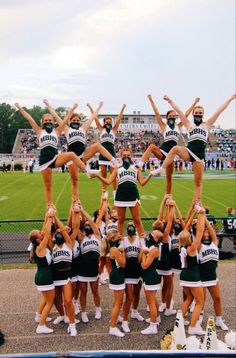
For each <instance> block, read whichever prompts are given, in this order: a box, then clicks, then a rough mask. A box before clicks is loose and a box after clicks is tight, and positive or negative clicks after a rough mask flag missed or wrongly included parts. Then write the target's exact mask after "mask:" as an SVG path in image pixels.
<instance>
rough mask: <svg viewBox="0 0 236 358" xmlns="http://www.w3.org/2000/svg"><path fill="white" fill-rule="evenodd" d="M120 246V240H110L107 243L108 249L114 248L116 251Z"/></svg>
mask: <svg viewBox="0 0 236 358" xmlns="http://www.w3.org/2000/svg"><path fill="white" fill-rule="evenodd" d="M120 244H121V240H116V241H112V240H110V241H109V247H110V248H111V247H116V248H117V249H118V247H119V246H120Z"/></svg>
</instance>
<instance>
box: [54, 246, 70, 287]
mask: <svg viewBox="0 0 236 358" xmlns="http://www.w3.org/2000/svg"><path fill="white" fill-rule="evenodd" d="M52 263H53V265H52V273H53V283H54V285H55V286H64V285H66V284H67V283H68V282H69V281H70V277H71V264H72V250H71V249H70V248H69V247H68V246H67V245H66V243H64V244H63V245H62V246H61V247H59V246H57V245H55V246H54V248H53V251H52Z"/></svg>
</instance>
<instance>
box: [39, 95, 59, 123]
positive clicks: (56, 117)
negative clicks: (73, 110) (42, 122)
mask: <svg viewBox="0 0 236 358" xmlns="http://www.w3.org/2000/svg"><path fill="white" fill-rule="evenodd" d="M43 103H44V104H45V106H46V107H47V109H48V110H49V113H51V115H52V116H53V118H54V119H55V121H56V122H57V124H58V125H61V124H62V123H63V120H62V119H61V117H60V116H59V115H58V113H57V112H56V111H55V109H54V108H52V106H51V105H50V104H49V102H48V100H47V99H44V100H43Z"/></svg>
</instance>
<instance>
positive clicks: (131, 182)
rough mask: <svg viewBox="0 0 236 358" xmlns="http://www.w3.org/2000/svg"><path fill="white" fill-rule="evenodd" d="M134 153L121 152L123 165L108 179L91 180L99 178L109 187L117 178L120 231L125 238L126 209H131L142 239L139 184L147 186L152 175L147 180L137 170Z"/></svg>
mask: <svg viewBox="0 0 236 358" xmlns="http://www.w3.org/2000/svg"><path fill="white" fill-rule="evenodd" d="M131 157H132V152H131V150H130V149H123V150H122V151H121V159H122V165H121V166H120V167H119V168H118V169H114V171H113V173H112V174H111V175H110V177H109V178H108V179H105V178H103V177H101V176H99V175H96V174H95V175H91V178H93V177H97V178H98V179H99V180H100V181H102V182H103V183H106V184H107V185H109V184H111V183H112V182H113V181H114V180H115V179H116V178H117V181H118V188H117V191H116V196H115V202H114V205H115V207H116V210H117V217H118V226H117V227H118V231H119V233H120V234H121V235H122V236H123V234H124V222H125V213H126V208H129V209H130V212H131V215H132V217H133V221H134V224H135V226H136V228H137V232H138V235H139V237H140V238H142V237H143V236H145V232H144V228H143V224H142V221H141V217H140V205H141V203H140V200H139V192H138V188H137V182H138V183H139V184H141V185H142V186H144V185H146V184H147V183H148V181H149V180H150V178H151V176H152V174H149V175H148V176H147V177H146V178H145V179H144V178H143V176H142V173H141V170H140V168H136V167H135V166H134V164H133V161H132V159H131Z"/></svg>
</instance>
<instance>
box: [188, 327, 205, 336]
mask: <svg viewBox="0 0 236 358" xmlns="http://www.w3.org/2000/svg"><path fill="white" fill-rule="evenodd" d="M188 334H189V335H190V336H192V335H196V336H203V335H204V334H205V331H204V330H203V329H202V327H201V326H200V325H197V324H196V326H195V327H188Z"/></svg>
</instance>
